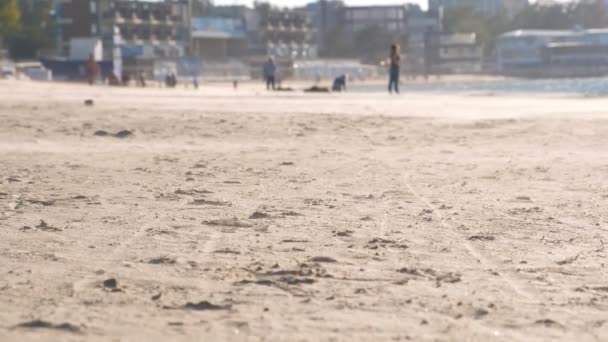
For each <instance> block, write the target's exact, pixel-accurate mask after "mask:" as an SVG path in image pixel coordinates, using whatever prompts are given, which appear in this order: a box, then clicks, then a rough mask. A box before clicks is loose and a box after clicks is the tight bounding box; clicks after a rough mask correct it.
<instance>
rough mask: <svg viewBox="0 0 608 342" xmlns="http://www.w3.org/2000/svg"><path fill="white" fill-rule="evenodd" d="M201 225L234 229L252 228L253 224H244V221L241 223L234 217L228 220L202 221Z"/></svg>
mask: <svg viewBox="0 0 608 342" xmlns="http://www.w3.org/2000/svg"><path fill="white" fill-rule="evenodd" d="M203 224H206V225H208V226H221V227H235V228H251V227H253V224H251V223H249V222H246V221H241V220H239V219H237V218H236V217H233V218H229V219H217V220H209V221H203Z"/></svg>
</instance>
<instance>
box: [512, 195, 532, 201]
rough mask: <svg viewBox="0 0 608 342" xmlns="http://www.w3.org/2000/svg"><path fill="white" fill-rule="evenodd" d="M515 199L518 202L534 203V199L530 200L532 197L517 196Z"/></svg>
mask: <svg viewBox="0 0 608 342" xmlns="http://www.w3.org/2000/svg"><path fill="white" fill-rule="evenodd" d="M515 199H516V200H518V201H525V202H532V198H530V196H517V197H515Z"/></svg>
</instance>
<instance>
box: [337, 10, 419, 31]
mask: <svg viewBox="0 0 608 342" xmlns="http://www.w3.org/2000/svg"><path fill="white" fill-rule="evenodd" d="M343 18H344V25H345V27H346V30H347V31H348V32H351V33H357V32H360V31H362V30H365V29H367V28H369V27H378V28H381V29H383V30H384V31H386V32H389V33H406V32H407V21H406V7H405V6H399V5H397V6H352V7H345V8H344V14H343Z"/></svg>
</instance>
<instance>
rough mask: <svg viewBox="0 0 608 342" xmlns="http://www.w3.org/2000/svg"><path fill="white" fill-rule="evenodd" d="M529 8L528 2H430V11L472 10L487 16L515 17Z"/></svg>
mask: <svg viewBox="0 0 608 342" xmlns="http://www.w3.org/2000/svg"><path fill="white" fill-rule="evenodd" d="M526 6H528V0H429V9H431V10H438V9H439V8H444V9H450V8H470V9H472V10H474V11H476V12H478V13H481V14H483V15H485V16H495V15H497V14H499V13H504V14H506V15H507V16H508V17H513V16H514V15H516V14H517V13H518V12H519V11H521V10H523V9H524V8H525V7H526Z"/></svg>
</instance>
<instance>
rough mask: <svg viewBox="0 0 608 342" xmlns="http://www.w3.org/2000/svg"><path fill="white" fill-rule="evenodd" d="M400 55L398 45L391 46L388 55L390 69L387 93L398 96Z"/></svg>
mask: <svg viewBox="0 0 608 342" xmlns="http://www.w3.org/2000/svg"><path fill="white" fill-rule="evenodd" d="M400 63H401V53H400V51H399V45H397V44H393V45H391V54H390V68H389V81H388V92H389V93H391V94H392V93H393V90H395V93H397V94H399V73H400V70H399V69H400V66H399V65H400Z"/></svg>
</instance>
